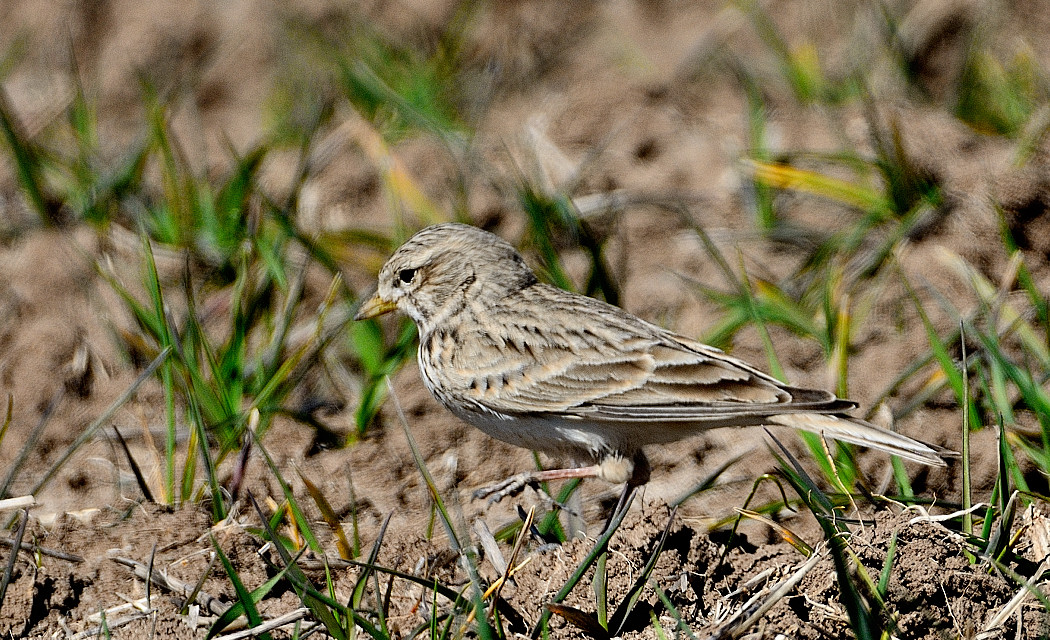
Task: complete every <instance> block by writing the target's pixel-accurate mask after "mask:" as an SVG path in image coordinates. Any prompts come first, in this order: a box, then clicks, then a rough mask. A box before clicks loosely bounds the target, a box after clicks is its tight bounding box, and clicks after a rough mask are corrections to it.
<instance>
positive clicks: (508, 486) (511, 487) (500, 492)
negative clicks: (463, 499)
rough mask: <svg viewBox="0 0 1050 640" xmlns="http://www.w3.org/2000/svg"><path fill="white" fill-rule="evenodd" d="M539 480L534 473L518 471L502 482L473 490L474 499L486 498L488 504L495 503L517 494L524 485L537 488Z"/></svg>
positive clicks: (522, 489)
mask: <svg viewBox="0 0 1050 640" xmlns="http://www.w3.org/2000/svg"><path fill="white" fill-rule="evenodd" d="M540 482H541V480H540V479H539V478H537V477H536V474H535V473H529V472H525V473H519V474H517V475H513V476H511V477H509V478H507V479H506V480H504V481H502V482H497V483H495V484H490V485H488V486H487V487H482V488H480V489H478V490H477V491H475V492H474V499H475V500H481V499H483V498H488V501H489V504H495V503H497V502H499V501H500V500H502V499H504V498H507V497H510V496H516V495H518V494H519V493H521V492H522V491H524V490H525V487H532V488H534V489H538V488H539V486H540Z"/></svg>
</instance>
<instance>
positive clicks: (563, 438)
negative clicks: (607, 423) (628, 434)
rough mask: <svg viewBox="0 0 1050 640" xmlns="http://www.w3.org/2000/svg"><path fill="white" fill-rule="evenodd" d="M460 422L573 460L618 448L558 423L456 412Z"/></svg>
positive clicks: (580, 429)
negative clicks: (570, 457)
mask: <svg viewBox="0 0 1050 640" xmlns="http://www.w3.org/2000/svg"><path fill="white" fill-rule="evenodd" d="M453 413H455V414H456V415H457V416H458V417H459V418H460V419H462V420H463V421H464V422H467V423H469V424H471V425H472V426H474V427H477V428H478V429H480V430H482V431H483V432H485V433H486V434H488V435H490V436H492V437H493V438H496V439H497V440H502V441H503V442H506V443H508V444H512V445H514V446H517V447H523V448H525V449H534V450H537V451H543V452H546V453H553V454H567V455H571V456H573V457H576V458H579V457H594V456H596V455H597V454H599V453H608V452H611V451H612V450H613V449H615V447H614V446H613V445H612V443H610V442H609V441H608V440H607V439H606V438H605V437H603V436H602V434H601V433H598V432H595V431H591V430H588V429H586V428H585V425H583V424H581V425H579V427H577V426H575V425H572V424H565V421H561V420H557V419H544V418H532V417H513V418H512V417H507V416H499V415H495V414H492V415H486V414H480V413H474V412H471V411H455V410H453Z"/></svg>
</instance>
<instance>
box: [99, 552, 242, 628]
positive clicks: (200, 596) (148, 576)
mask: <svg viewBox="0 0 1050 640" xmlns="http://www.w3.org/2000/svg"><path fill="white" fill-rule="evenodd" d="M112 560H113V562H116V563H117V564H120V565H123V566H125V567H127V568H129V569H131V571H132V572H133V573H134V574H135V575H136V576H138V577H139V579H140V580H149V581H150V582H152V583H153V584H155V585H157V586H158V587H160V588H161V589H165V590H167V591H170V592H172V593H174V594H176V595H178V596H181V597H183V598H187V597H190V596H191V595H192V594H193V593H196V594H197V595H196V597H195V598H194V601H195V602H196V603H197V604H199V605H200V606H201V607H203V608H204V609H205V610H206V611H208V612H209V613H211V614H212V615H216V616H221V615H222V614H224V613H226V610H227V609H229V608H230V605H228V604H226V603H225V602H223V601H221V600H219V599H218V598H216V597H215V596H212V595H209V594H207V593H204V592H203V591H198V590H197V589H196V588H195V587H194V585H192V584H190V583H188V582H183V581H182V580H179V579H178V578H173V577H170V576H168V575H167V574H165V573H164V572H161V571H153V572H150V570H149V567H148V566H146V565H145V564H143V563H141V562H139V561H138V560H132V559H131V558H125V557H123V556H116V557H114V558H112Z"/></svg>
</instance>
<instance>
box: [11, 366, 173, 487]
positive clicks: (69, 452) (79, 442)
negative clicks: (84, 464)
mask: <svg viewBox="0 0 1050 640" xmlns="http://www.w3.org/2000/svg"><path fill="white" fill-rule="evenodd" d="M171 351H172V350H171V347H165V348H164V350H162V351H161V352H160V353H159V354H157V357H156V358H154V359H153V361H152V362H150V363H149V366H148V367H146V368H145V369H144V370H143V371H142V373H140V374H139V377H137V378H135V381H134V382H132V383H131V386H129V387H128V388H127V389H125V390H124V393H122V394H120V397H119V398H117V399H116V400H114V401H113V404H111V405H109V406H108V407H106V410H105V411H103V412H102V415H100V416H99V417H98V418H96V419H95V421H94V422H92V423H91V424H90V425H89V426H88V427H87V428H86V429H84V432H83V433H81V434H80V436H79V437H77V439H76V440H74V441H73V444H71V445H69V448H67V449H66V450H65V452H64V453H63V454H62V455H61V456H59V458H58V460H56V461H55V463H54V464H53V465H51V468H50V469H48V471H47V473H45V474H44V477H43V478H41V479H40V481H39V482H37V483H36V485H35V486H34V487H33V489H32V490H31V491H30V492H29V493H31V494H33V495H36V494H37V492H39V491H40V490H41V489H43V488H44V487H45V486H46V485H47V483H48V482H50V481H51V479H52V478H54V477H55V474H57V473H58V470H59V469H61V468H62V466H63V465H64V464H65V463H66V462H68V461H69V458H71V457H72V456H73V454H74V453H76V451H77V449H79V448H80V447H81V446H83V445H84V444H85V443H86V442H87V441H89V440H90V439H91V438H93V437H95V432H96V431H98V430H99V429H100V428H101V427H102V425H104V424H106V423H108V422H109V419H110V418H112V417H113V414H114V413H116V412H117V409H119V408H120V407H122V406H124V403H125V402H127V401H128V400H130V399H131V396H133V395H135V392H136V391H137V390H138V388H139V386H141V385H142V383H143V382H145V381H146V380H148V379H150V378H151V377H152V376H153V373H154V372H155V371H156V370H157V369H158V368H159V367H160V365H161V364H163V363H164V362H165V361H166V360H167V359H168V356H170V355H171Z"/></svg>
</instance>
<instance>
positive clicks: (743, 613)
mask: <svg viewBox="0 0 1050 640" xmlns="http://www.w3.org/2000/svg"><path fill="white" fill-rule="evenodd" d="M826 555H827V552H826V550H822V551H820V552H816V553H814V554H813V555H811V556H810V557H809V559H808V560H806V561H805V562H804V563H802V564H801V565H799V567H798V569H796V570H795V572H794V573H792V574H791V575H790V576H789V577H788V578H786V579H784V580H781V581H780V582H778V583H776V584H775V585H773V586H772V587H770V588H768V589H763V590H762V591H760V592H759V593H756V594H755V595H754V596H753V597H752V598H751V599H750V600H748V602H747V603H746V604H744V606H742V607H740V610H739V611H737V612H736V613H735V614H733V616H732V618H730V619H729V620H728V621H727V622H725V623H724V624H723V625H722V626H721V627H720V628H719V629H718V630H717V631H715V632H714V633H713V634H711V635H710V636H708V640H730V639H735V638H739V637H741V636H743V635H744V633H745V632H746V631H747V630H748V629H750V628H751V627H752V626H754V625H755V623H757V622H758V621H759V619H761V618H762V616H764V615H765V614H766V612H767V611H769V610H770V609H772V608H773V605H775V604H776V603H778V602H780V600H782V599H783V598H784V596H786V595H787V594H788V593H789V592H790V591H791V590H792V589H793V588H794V587H795V585H796V584H798V583H799V581H800V580H802V578H804V577H805V576H806V574H807V573H809V572H810V570H812V569H813V567H815V566H817V563H818V562H820V561H821V560H822V559H823V558H824V556H826Z"/></svg>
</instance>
